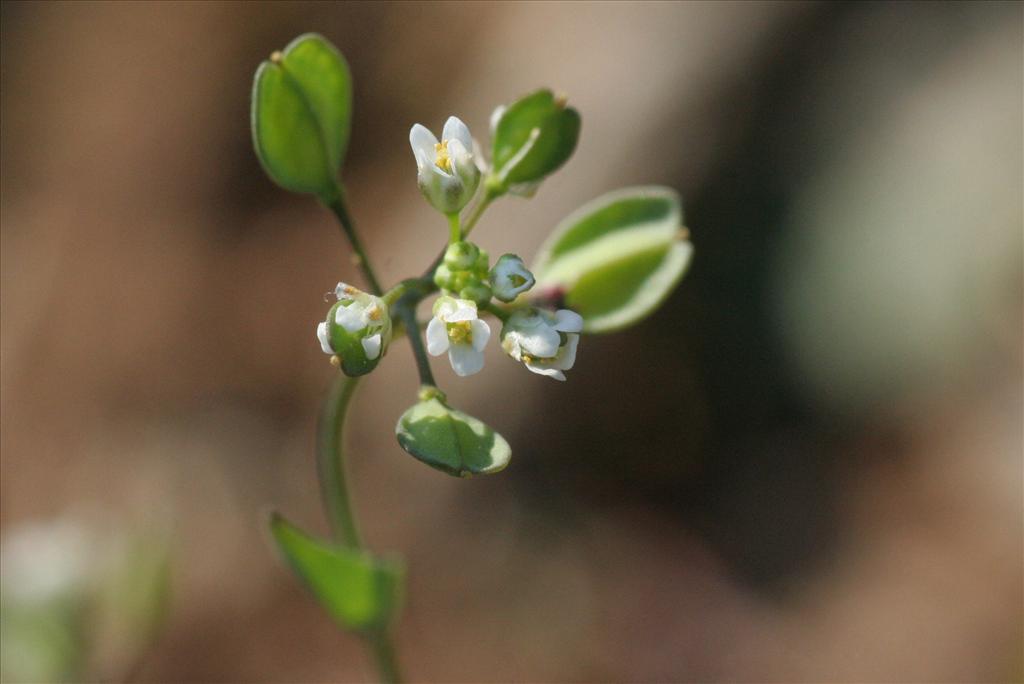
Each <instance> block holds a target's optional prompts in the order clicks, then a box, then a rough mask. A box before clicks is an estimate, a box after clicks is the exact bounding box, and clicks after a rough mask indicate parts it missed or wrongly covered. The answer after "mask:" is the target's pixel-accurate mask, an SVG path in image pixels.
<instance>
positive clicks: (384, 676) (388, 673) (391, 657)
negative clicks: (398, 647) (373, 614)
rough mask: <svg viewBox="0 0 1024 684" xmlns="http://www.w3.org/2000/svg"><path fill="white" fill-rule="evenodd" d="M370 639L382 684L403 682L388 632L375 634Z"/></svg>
mask: <svg viewBox="0 0 1024 684" xmlns="http://www.w3.org/2000/svg"><path fill="white" fill-rule="evenodd" d="M368 639H369V643H370V649H371V650H372V652H373V659H374V661H375V662H376V663H377V672H378V673H379V674H380V681H381V682H382V684H396V683H397V682H400V681H402V675H401V674H400V673H399V671H398V661H397V660H396V659H395V647H394V644H393V643H392V641H391V635H390V634H389V633H388V632H374V633H373V634H371V635H370V636H369V637H368Z"/></svg>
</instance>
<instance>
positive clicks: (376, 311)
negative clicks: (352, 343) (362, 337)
mask: <svg viewBox="0 0 1024 684" xmlns="http://www.w3.org/2000/svg"><path fill="white" fill-rule="evenodd" d="M380 315H381V310H380V307H379V306H376V305H374V306H371V307H370V308H369V309H367V310H366V316H367V317H368V318H369V319H370V320H371V321H379V320H380Z"/></svg>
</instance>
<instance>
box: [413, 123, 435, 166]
mask: <svg viewBox="0 0 1024 684" xmlns="http://www.w3.org/2000/svg"><path fill="white" fill-rule="evenodd" d="M409 144H410V145H411V146H412V153H413V155H414V156H415V157H416V163H417V164H418V165H419V164H423V163H427V164H430V163H432V162H433V160H434V155H435V154H436V152H435V150H434V145H436V144H437V138H435V137H434V134H433V133H431V132H430V129H429V128H427V127H426V126H424V125H422V124H415V125H414V126H413V127H412V129H411V130H410V131H409Z"/></svg>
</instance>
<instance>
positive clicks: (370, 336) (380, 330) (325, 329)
mask: <svg viewBox="0 0 1024 684" xmlns="http://www.w3.org/2000/svg"><path fill="white" fill-rule="evenodd" d="M334 296H335V297H336V298H337V299H338V302H339V304H338V305H337V307H336V308H335V309H334V314H333V316H330V315H328V318H327V320H324V321H320V323H319V324H318V325H317V327H316V337H317V340H319V341H320V349H321V350H322V351H323V352H324V354H328V355H330V356H335V355H339V356H348V357H350V358H348V359H342V362H345V361H348V362H349V363H350V364H354V363H356V362H357V361H358V358H352V357H353V353H352V348H351V347H349V348H348V350H347V353H346V354H342V351H343V350H341V349H335V348H334V345H333V344H332V342H331V328H332V327H334V326H337V327H340V328H341V329H342V330H343V331H344V332H345V333H347V334H348V335H349V336H351V337H350V338H349V339H351V340H352V343H353V344H354V342H355V339H358V341H359V344H360V347H359V348H361V350H362V353H363V354H364V355H365V357H366V361H369V362H373V361H376V360H377V359H378V358H379V357H380V356H381V354H383V352H384V349H385V348H386V347H387V344H388V342H389V341H390V340H391V318H390V316H389V315H388V311H387V305H385V304H384V302H383V300H381V298H380V297H376V296H374V295H371V294H369V293H367V292H363V291H362V290H360V289H358V288H356V287H353V286H351V285H347V284H345V283H338V286H337V287H336V288H334ZM359 348H356V353H355V355H354V356H355V357H358V356H359ZM353 367H354V366H350V369H351V368H353Z"/></svg>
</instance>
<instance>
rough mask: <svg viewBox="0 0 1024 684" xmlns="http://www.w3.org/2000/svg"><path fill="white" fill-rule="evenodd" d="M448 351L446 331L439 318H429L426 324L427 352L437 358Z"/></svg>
mask: <svg viewBox="0 0 1024 684" xmlns="http://www.w3.org/2000/svg"><path fill="white" fill-rule="evenodd" d="M446 349H448V329H447V328H445V325H444V321H442V320H441V319H440V318H431V319H430V323H427V352H428V353H429V354H430V355H431V356H439V355H441V354H443V353H444V352H445V350H446Z"/></svg>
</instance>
